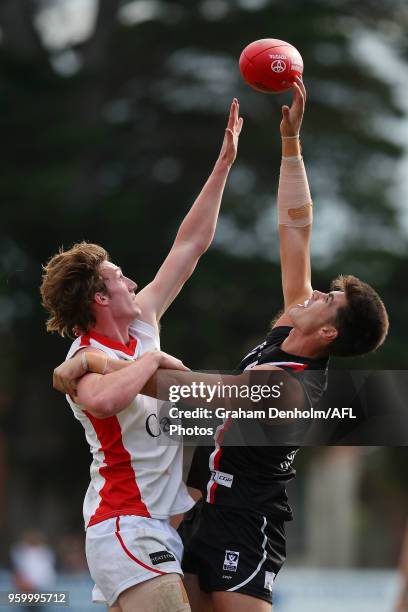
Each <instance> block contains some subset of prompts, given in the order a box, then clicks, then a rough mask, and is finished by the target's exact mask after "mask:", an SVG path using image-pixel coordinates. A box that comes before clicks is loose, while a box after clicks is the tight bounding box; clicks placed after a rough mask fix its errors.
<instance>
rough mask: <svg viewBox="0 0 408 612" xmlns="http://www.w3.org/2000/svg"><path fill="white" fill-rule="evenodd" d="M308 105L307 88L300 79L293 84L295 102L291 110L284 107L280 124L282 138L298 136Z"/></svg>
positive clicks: (296, 79)
mask: <svg viewBox="0 0 408 612" xmlns="http://www.w3.org/2000/svg"><path fill="white" fill-rule="evenodd" d="M305 104H306V88H305V85H304V83H303V81H302V79H299V77H296V78H295V81H294V83H293V101H292V105H291V107H290V108H289V106H287V105H286V104H285V105H284V106H282V121H281V124H280V132H281V136H284V137H285V136H286V137H288V136H289V137H290V136H297V135H298V134H299V132H300V128H301V127H302V121H303V114H304V112H305Z"/></svg>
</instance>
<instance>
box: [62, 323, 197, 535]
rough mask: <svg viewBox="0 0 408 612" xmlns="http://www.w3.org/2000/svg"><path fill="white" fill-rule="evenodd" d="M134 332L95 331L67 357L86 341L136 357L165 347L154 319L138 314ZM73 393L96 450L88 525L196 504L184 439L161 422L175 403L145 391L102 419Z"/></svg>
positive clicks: (118, 355) (113, 354)
mask: <svg viewBox="0 0 408 612" xmlns="http://www.w3.org/2000/svg"><path fill="white" fill-rule="evenodd" d="M129 333H130V342H129V344H128V345H127V346H126V345H123V344H121V343H120V342H115V341H112V340H110V339H109V338H106V337H105V336H102V335H100V334H97V333H94V332H90V333H88V334H87V335H85V336H81V337H79V338H77V339H76V340H75V341H74V342H73V344H72V346H71V348H70V350H69V352H68V355H67V359H69V358H70V357H72V356H73V355H74V354H75V353H76V352H77V351H78V350H79V349H81V348H83V347H85V346H93V347H95V348H97V349H100V350H101V351H103V352H104V353H106V354H107V355H108V357H110V358H113V359H124V360H131V361H133V360H135V359H136V358H137V357H140V356H141V355H142V354H143V353H145V352H146V351H152V350H159V349H160V340H159V335H158V332H157V330H156V329H155V328H154V327H152V326H151V325H148V324H147V323H144V322H143V321H139V320H136V321H135V322H133V323H132V325H131V326H130V330H129ZM67 399H68V402H69V404H70V406H71V408H72V410H73V413H74V415H75V417H76V418H77V419H78V421H80V422H81V423H82V425H83V427H84V429H85V436H86V439H87V441H88V443H89V446H90V450H91V454H92V464H91V469H90V473H91V482H90V485H89V488H88V491H87V493H86V496H85V500H84V507H83V510H84V520H85V527H88V526H90V525H94V524H95V523H99V522H101V521H104V520H105V519H108V518H111V517H116V516H120V515H125V514H129V515H137V516H145V517H151V518H155V519H167V518H169V516H171V515H174V514H179V513H182V512H186V511H187V510H189V509H190V508H191V507H192V506H193V505H194V502H193V500H192V499H191V497H190V496H189V495H188V493H187V488H186V486H185V484H184V483H183V480H182V452H183V450H182V444H181V443H179V442H175V441H173V442H171V443H169V442H168V439H167V438H165V440H163V439H162V438H163V437H164V436H163V435H162V432H161V424H162V425H165V421H166V419H167V417H166V414H167V411H168V408H169V407H170V404H167V403H166V402H162V401H158V400H155V399H153V398H150V397H147V396H144V395H140V394H139V395H137V396H136V397H135V399H134V400H133V402H132V403H131V404H130V405H129V406H128V407H127V408H125V409H124V410H122V411H121V412H119V413H118V414H116V415H114V416H111V417H108V418H106V419H98V418H97V417H95V416H93V415H92V414H90V413H89V412H88V411H87V410H86V407H84V406H79V405H77V404H75V403H74V402H73V401H72V399H71V398H70V397H68V396H67ZM167 420H168V419H167Z"/></svg>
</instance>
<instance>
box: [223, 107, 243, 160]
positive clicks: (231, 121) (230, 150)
mask: <svg viewBox="0 0 408 612" xmlns="http://www.w3.org/2000/svg"><path fill="white" fill-rule="evenodd" d="M243 122H244V120H243V118H242V117H240V116H239V102H238V100H237V98H234V99H233V101H232V103H231V108H230V114H229V117H228V124H227V128H226V130H225V135H224V140H223V143H222V147H221V151H220V155H219V159H220V160H221V161H222V162H224V163H225V164H226V165H227V166H228V167H230V166H232V164H233V163H234V161H235V158H236V156H237V151H238V140H239V135H240V134H241V130H242V124H243Z"/></svg>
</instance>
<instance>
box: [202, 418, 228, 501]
mask: <svg viewBox="0 0 408 612" xmlns="http://www.w3.org/2000/svg"><path fill="white" fill-rule="evenodd" d="M231 425H232V418H231V417H230V416H229V417H228V418H227V420H226V421H225V423H223V424H222V426H221V429H220V430H219V432H218V435H217V436H216V440H215V444H216V446H218V447H219V448H218V450H217V452H216V453H215V455H214V458H213V464H214V468H212V467H211V465H210V470H211V469H214V470H216V471H218V469H219V467H220V459H221V455H222V448H221V444H222V443H223V442H224V436H225V432H226V431H228V429H229V428H230V427H231ZM210 461H211V456H210ZM217 488H218V482H215V481H214V482H213V483H212V485H211V487H210V490H209V492H208V498H207V501H208V503H209V504H213V503H214V496H215V491H216V490H217Z"/></svg>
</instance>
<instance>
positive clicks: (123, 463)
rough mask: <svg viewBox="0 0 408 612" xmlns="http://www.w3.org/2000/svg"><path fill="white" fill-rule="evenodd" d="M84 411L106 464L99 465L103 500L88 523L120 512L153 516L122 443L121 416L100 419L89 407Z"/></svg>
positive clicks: (93, 522) (91, 523)
mask: <svg viewBox="0 0 408 612" xmlns="http://www.w3.org/2000/svg"><path fill="white" fill-rule="evenodd" d="M84 413H85V414H86V416H87V417H88V419H89V420H90V421H91V423H92V426H93V428H94V430H95V433H96V435H97V437H98V440H99V442H100V444H101V448H100V450H101V451H102V452H103V454H104V462H105V464H106V465H105V466H104V467H101V468H99V473H100V475H101V476H102V477H103V478H104V479H105V483H104V485H103V487H102V489H101V490H100V491H99V495H100V497H101V501H100V503H99V506H98V508H97V509H96V511H95V513H94V514H93V516H92V517H91V519H90V521H89V524H88V526H90V525H95V523H99V522H100V521H104V520H105V519H107V518H111V517H113V516H118V514H134V515H136V516H146V517H148V518H150V514H149V511H148V509H147V508H146V506H145V504H144V502H143V501H142V498H141V495H140V490H139V487H138V485H137V482H136V475H135V472H134V470H133V467H132V464H131V460H130V454H129V452H128V451H127V450H126V448H125V447H124V445H123V440H122V430H121V428H120V423H119V421H118V418H117V417H116V416H111V417H108V418H107V419H97V418H96V417H94V416H93V415H92V414H90V413H89V412H87V411H86V410H84Z"/></svg>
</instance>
